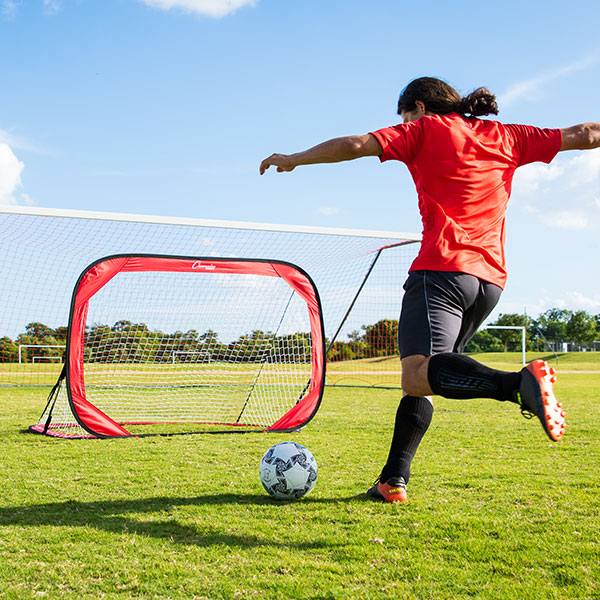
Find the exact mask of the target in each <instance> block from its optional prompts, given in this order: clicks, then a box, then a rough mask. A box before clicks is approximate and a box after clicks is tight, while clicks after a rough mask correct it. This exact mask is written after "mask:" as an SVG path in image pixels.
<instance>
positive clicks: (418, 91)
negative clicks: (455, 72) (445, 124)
mask: <svg viewBox="0 0 600 600" xmlns="http://www.w3.org/2000/svg"><path fill="white" fill-rule="evenodd" d="M417 100H420V101H421V102H423V104H424V105H425V110H426V111H428V112H431V113H434V114H436V115H447V114H450V113H454V112H455V113H458V114H460V115H463V116H467V115H469V116H471V117H481V116H483V115H490V114H493V115H497V114H498V104H497V103H496V96H494V94H492V93H491V92H490V91H489V90H488V89H486V88H484V87H480V88H477V89H476V90H475V91H473V92H471V93H470V94H469V95H468V96H466V97H464V98H462V97H461V96H460V94H459V93H458V92H457V91H456V90H455V89H454V88H453V87H452V86H451V85H449V84H448V83H446V82H445V81H442V80H441V79H437V78H435V77H419V78H418V79H414V80H413V81H411V82H410V83H409V84H408V85H407V86H406V87H405V88H404V89H403V90H402V93H401V94H400V98H399V99H398V114H400V113H401V112H402V111H409V112H410V111H413V110H415V109H416V108H417V105H416V101H417Z"/></svg>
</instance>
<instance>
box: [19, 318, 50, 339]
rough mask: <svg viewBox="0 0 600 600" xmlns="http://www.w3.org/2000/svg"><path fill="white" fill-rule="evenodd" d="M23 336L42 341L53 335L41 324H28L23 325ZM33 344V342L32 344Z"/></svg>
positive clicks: (48, 328)
mask: <svg viewBox="0 0 600 600" xmlns="http://www.w3.org/2000/svg"><path fill="white" fill-rule="evenodd" d="M25 335H26V336H28V337H30V338H33V339H35V340H39V341H41V340H43V339H44V338H45V337H47V336H49V335H54V331H53V330H52V329H50V327H48V326H46V325H44V324H43V323H37V322H34V323H28V324H27V325H25ZM34 343H35V342H34Z"/></svg>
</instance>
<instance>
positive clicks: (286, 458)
mask: <svg viewBox="0 0 600 600" xmlns="http://www.w3.org/2000/svg"><path fill="white" fill-rule="evenodd" d="M260 481H261V483H262V484H263V487H264V488H265V490H267V492H269V494H271V496H273V497H275V498H277V499H279V500H293V499H295V498H301V497H302V496H304V495H305V494H308V493H309V492H310V491H311V490H312V489H313V488H314V487H315V483H316V482H317V461H316V460H315V457H314V456H313V455H312V454H311V452H310V450H308V449H307V448H305V447H304V446H302V445H301V444H296V442H281V443H280V444H275V445H274V446H271V448H269V449H268V450H267V451H266V452H265V455H264V456H263V457H262V460H261V461H260Z"/></svg>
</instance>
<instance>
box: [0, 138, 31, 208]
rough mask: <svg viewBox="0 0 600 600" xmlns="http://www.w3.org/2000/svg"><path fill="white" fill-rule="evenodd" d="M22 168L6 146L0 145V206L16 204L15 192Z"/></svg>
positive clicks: (18, 185)
mask: <svg viewBox="0 0 600 600" xmlns="http://www.w3.org/2000/svg"><path fill="white" fill-rule="evenodd" d="M24 166H25V165H24V164H23V163H22V162H21V161H20V160H19V159H18V158H17V157H16V156H15V154H14V152H13V151H12V150H11V149H10V146H9V145H8V144H0V204H17V200H16V198H15V192H16V191H17V189H18V188H20V187H21V172H22V171H23V167H24Z"/></svg>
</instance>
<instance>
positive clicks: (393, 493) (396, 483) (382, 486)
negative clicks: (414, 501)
mask: <svg viewBox="0 0 600 600" xmlns="http://www.w3.org/2000/svg"><path fill="white" fill-rule="evenodd" d="M367 496H369V498H372V499H373V500H379V501H381V502H408V497H407V495H406V482H405V481H404V478H403V477H390V478H389V479H388V480H387V481H386V482H385V483H381V481H378V482H376V483H375V485H374V486H373V487H372V488H369V489H368V490H367Z"/></svg>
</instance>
